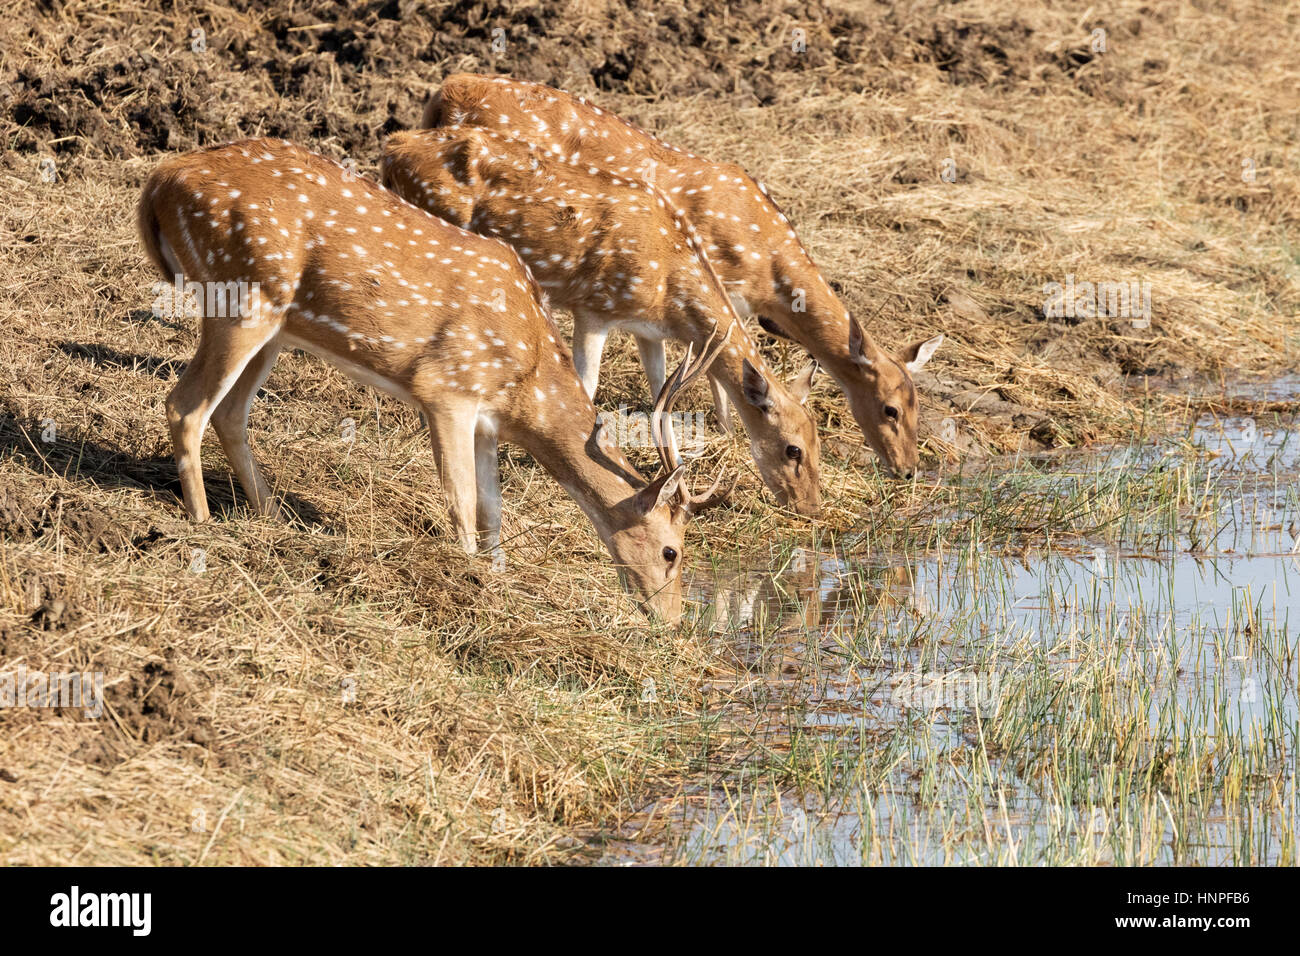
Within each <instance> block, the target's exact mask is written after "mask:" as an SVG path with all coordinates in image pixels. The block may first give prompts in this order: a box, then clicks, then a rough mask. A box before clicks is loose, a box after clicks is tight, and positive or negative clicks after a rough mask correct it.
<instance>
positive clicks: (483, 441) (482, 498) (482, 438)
mask: <svg viewBox="0 0 1300 956" xmlns="http://www.w3.org/2000/svg"><path fill="white" fill-rule="evenodd" d="M497 447H498V441H497V433H496V429H494V428H491V427H490V426H486V425H483V424H480V425H479V426H478V428H476V429H475V431H474V477H475V484H476V486H477V492H478V494H477V497H476V499H475V502H476V504H475V511H476V518H477V526H478V537H479V547H481V548H482V549H483V550H484V551H485V552H487V553H488V554H490V555H491V556H492V558H493V560H494V561H495V560H497V559H498V558H499V556H500V554H501V468H500V465H499V464H498V462H497Z"/></svg>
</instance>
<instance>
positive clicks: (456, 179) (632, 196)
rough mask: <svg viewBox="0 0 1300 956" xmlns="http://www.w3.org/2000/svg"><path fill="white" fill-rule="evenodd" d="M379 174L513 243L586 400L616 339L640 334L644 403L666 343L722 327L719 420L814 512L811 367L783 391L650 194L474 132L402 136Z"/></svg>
mask: <svg viewBox="0 0 1300 956" xmlns="http://www.w3.org/2000/svg"><path fill="white" fill-rule="evenodd" d="M380 170H381V178H382V181H383V183H384V185H385V186H387V187H388V188H390V189H392V190H393V191H395V192H396V193H397V194H398V195H400V196H402V197H403V198H405V199H407V200H408V201H410V202H411V203H414V204H415V205H418V206H421V207H422V208H424V209H426V210H428V211H429V212H431V213H433V214H434V215H437V216H440V217H442V218H443V219H446V220H447V221H448V222H451V223H454V224H456V225H458V226H462V227H464V228H466V229H470V230H472V231H474V232H477V233H480V234H482V235H486V236H493V237H495V238H499V239H502V240H505V241H506V242H509V243H510V244H511V245H513V246H514V247H515V250H516V251H517V252H518V253H519V254H520V256H522V257H523V259H524V261H525V262H526V263H527V264H528V266H529V268H530V269H531V271H532V273H533V275H535V276H536V277H537V280H538V282H539V284H540V285H541V286H542V288H543V289H544V290H545V291H546V292H547V293H548V295H549V296H550V301H551V302H552V304H555V305H559V306H562V307H564V308H567V309H569V310H570V311H571V312H573V315H574V336H573V351H574V363H575V365H576V366H577V369H578V375H579V377H580V378H581V379H582V381H583V384H584V386H585V388H586V390H587V394H588V395H591V396H594V395H595V392H596V386H597V384H598V377H599V370H600V359H601V353H602V351H603V349H604V345H605V341H606V339H607V337H608V336H609V334H610V332H611V331H613V330H615V329H625V330H627V331H630V332H632V333H633V335H634V336H635V337H636V339H637V343H638V346H639V347H640V351H641V355H642V359H643V362H644V364H645V366H646V372H647V377H648V378H649V380H650V387H651V394H654V393H655V392H656V391H657V390H658V389H659V388H660V387H662V384H663V374H664V372H663V370H664V339H665V338H673V339H677V340H680V341H683V342H687V343H690V344H692V345H694V346H695V348H696V349H699V348H701V347H702V346H703V343H704V341H705V340H706V339H707V338H708V337H709V336H710V335H712V334H714V332H715V330H719V331H720V332H721V334H722V335H723V336H724V337H725V338H726V339H727V345H726V348H725V349H724V350H723V351H722V352H721V354H720V355H719V357H718V360H717V361H716V362H714V363H713V366H712V368H711V370H710V380H711V382H712V383H713V385H714V395H715V401H716V403H717V405H718V414H719V419H720V420H721V421H722V422H723V423H724V427H728V428H729V425H727V423H728V422H729V420H730V415H729V412H728V401H727V400H728V399H730V401H731V403H733V404H734V405H735V408H736V412H737V414H738V415H739V417H740V419H741V422H742V423H743V424H744V426H745V430H746V433H747V434H748V436H749V440H750V451H751V454H752V455H753V458H754V461H755V464H756V465H757V467H758V471H759V474H760V475H761V477H762V479H763V481H764V483H765V484H766V485H767V487H768V488H769V489H770V490H771V491H772V493H773V495H774V496H775V497H776V499H777V501H778V502H779V503H780V504H781V505H782V506H784V507H788V508H790V509H791V510H793V511H796V512H798V513H800V514H804V515H816V514H818V513H819V512H820V510H821V496H820V492H819V489H818V481H819V475H820V470H821V464H820V458H821V452H820V441H819V438H818V435H817V426H816V423H815V422H814V421H813V419H812V416H811V415H809V413H808V410H807V409H806V408H804V406H803V402H804V401H805V400H806V399H807V397H808V391H809V388H810V387H811V384H812V377H813V374H814V372H815V369H816V364H815V363H813V364H810V365H809V366H808V367H807V368H806V369H804V371H803V372H802V374H800V375H799V376H798V377H797V378H796V379H795V381H794V382H793V383H791V384H790V385H789V386H786V385H785V384H784V383H783V382H782V381H781V380H780V379H779V378H778V377H777V376H775V375H774V374H773V373H772V371H771V370H770V368H769V367H768V365H767V363H766V362H765V361H764V360H763V358H762V356H761V355H760V353H759V350H758V348H757V346H756V345H755V344H754V341H753V339H752V338H751V337H750V335H749V333H748V332H747V331H746V330H745V327H744V324H743V323H742V322H741V321H740V320H739V318H738V317H737V315H736V312H735V309H734V308H733V306H732V303H731V300H730V299H729V298H728V295H727V291H726V288H725V287H724V286H723V284H722V281H721V280H720V279H719V278H718V276H717V273H716V272H714V271H713V269H712V268H711V266H710V265H709V261H708V256H707V255H706V254H705V253H704V252H703V249H702V246H701V244H700V240H699V237H698V236H697V235H696V234H695V233H694V230H693V228H692V227H691V225H690V223H689V222H688V221H686V220H685V219H684V218H683V217H682V216H681V215H680V214H679V213H678V212H677V211H676V210H675V209H674V207H673V206H672V204H671V202H669V201H668V200H667V198H666V197H665V196H664V195H663V194H662V193H660V192H659V191H658V190H656V189H655V188H654V187H653V186H650V185H648V184H646V183H643V182H641V181H640V180H637V179H634V178H626V177H622V176H618V175H611V174H610V173H607V172H605V171H604V170H601V169H599V168H597V167H578V166H571V165H569V164H568V163H565V162H563V161H561V160H559V159H557V158H555V157H548V156H542V155H538V153H537V151H536V150H534V149H533V148H532V147H531V146H529V144H527V143H525V142H523V141H520V140H514V139H510V138H509V137H507V136H502V135H500V134H498V133H496V132H494V131H491V130H486V129H482V128H478V127H464V128H446V129H434V130H422V131H418V132H404V133H396V134H394V135H393V136H392V137H390V138H389V140H388V142H387V143H386V144H385V147H384V153H383V158H382V159H381V161H380Z"/></svg>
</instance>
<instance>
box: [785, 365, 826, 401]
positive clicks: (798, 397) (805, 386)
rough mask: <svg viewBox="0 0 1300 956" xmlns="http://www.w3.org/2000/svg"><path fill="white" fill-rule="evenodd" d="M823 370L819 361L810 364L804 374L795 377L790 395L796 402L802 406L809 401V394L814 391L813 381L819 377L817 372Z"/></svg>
mask: <svg viewBox="0 0 1300 956" xmlns="http://www.w3.org/2000/svg"><path fill="white" fill-rule="evenodd" d="M819 368H821V366H820V365H818V364H817V360H816V359H814V360H813V361H811V362H809V363H808V365H807V366H806V367H805V368H804V370H803V371H802V372H800V373H799V374H798V375H796V376H795V377H794V380H793V381H791V382H790V394H791V395H792V396H793V397H794V400H795V401H796V402H798V403H799V404H800V405H802V404H803V403H804V402H806V401H808V393H809V392H811V391H812V384H813V379H814V378H815V377H816V376H817V370H818V369H819Z"/></svg>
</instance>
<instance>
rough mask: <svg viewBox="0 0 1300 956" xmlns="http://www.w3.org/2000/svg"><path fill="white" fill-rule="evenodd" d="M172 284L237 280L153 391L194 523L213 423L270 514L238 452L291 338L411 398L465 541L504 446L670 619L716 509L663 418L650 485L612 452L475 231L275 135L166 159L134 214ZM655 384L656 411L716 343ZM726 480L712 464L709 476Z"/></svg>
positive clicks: (515, 267) (498, 254) (528, 302)
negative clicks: (180, 364) (548, 482)
mask: <svg viewBox="0 0 1300 956" xmlns="http://www.w3.org/2000/svg"><path fill="white" fill-rule="evenodd" d="M138 219H139V228H140V236H141V239H142V241H143V243H144V247H145V250H146V252H147V254H148V257H149V259H150V260H151V261H152V263H153V264H154V266H155V267H156V269H157V270H158V272H159V273H161V274H162V275H163V276H164V277H165V278H167V279H169V280H170V279H173V278H176V279H177V281H178V282H179V281H180V280H181V277H183V278H184V279H185V280H189V281H194V282H196V283H198V284H200V286H201V285H202V284H205V283H206V284H212V285H218V286H221V287H223V288H229V287H231V286H232V285H233V286H234V287H236V288H238V289H241V290H246V291H247V294H245V295H243V296H242V297H241V298H242V307H241V308H240V309H239V310H237V314H235V315H226V314H224V310H222V309H213V308H212V307H211V302H209V303H208V306H207V307H205V308H204V309H203V314H202V318H201V328H200V332H199V345H198V351H197V352H196V353H195V355H194V359H193V360H192V361H191V362H190V364H189V365H188V367H187V368H186V369H185V372H184V374H182V375H181V377H180V380H179V381H178V382H177V384H176V386H175V388H174V389H173V390H172V392H171V394H170V395H169V396H168V398H167V418H168V422H169V425H170V428H171V435H172V442H173V444H174V446H175V452H176V465H177V468H178V470H179V472H180V478H181V485H182V490H183V493H184V498H185V506H186V509H187V510H188V512H189V514H190V517H191V518H193V519H194V520H196V521H202V520H205V519H206V518H207V517H208V505H207V497H206V493H205V491H204V487H203V474H202V470H201V466H200V458H199V449H200V444H201V441H202V437H203V432H204V429H205V427H206V425H207V423H208V421H209V419H210V420H211V421H212V423H213V424H214V425H215V426H216V429H217V435H218V437H219V438H220V439H221V444H222V447H223V448H224V449H225V452H226V456H227V458H228V459H229V460H230V463H231V465H232V467H233V468H234V470H235V473H236V474H237V475H238V477H239V481H240V484H241V485H242V486H243V488H244V491H245V492H246V493H247V495H248V498H249V500H250V501H251V502H252V504H253V506H254V507H255V508H257V509H258V510H259V511H262V512H264V513H270V512H273V511H274V510H275V508H274V506H273V504H272V503H271V497H270V490H269V488H268V486H267V483H266V481H265V480H264V479H263V477H262V476H261V474H260V473H259V470H258V467H257V464H256V462H255V461H254V459H253V456H252V453H251V451H250V449H249V447H248V433H247V428H248V412H249V408H250V406H251V404H252V402H253V398H254V396H255V395H256V394H257V390H258V388H259V386H260V385H261V383H262V382H263V380H264V379H265V378H266V376H267V375H268V374H269V372H270V370H271V366H272V365H273V364H274V362H275V359H276V356H277V355H278V354H279V352H280V350H281V349H282V348H286V347H288V348H301V349H304V350H306V351H308V352H312V353H314V354H316V355H318V356H320V357H321V358H323V359H325V360H326V361H328V362H331V363H333V364H334V365H336V366H338V367H339V368H341V369H342V370H343V371H344V372H346V373H347V374H349V375H350V376H352V377H353V378H355V379H357V380H359V381H361V382H364V383H367V384H371V385H375V386H377V387H379V388H381V389H383V390H385V391H387V392H389V393H391V394H393V395H395V396H397V397H398V398H401V399H403V400H404V401H406V402H408V403H410V404H412V405H414V406H415V407H416V408H418V409H420V410H421V411H422V412H423V413H424V415H425V417H426V419H427V420H428V422H429V426H430V431H431V433H432V442H433V451H434V457H435V459H436V463H437V468H438V473H439V476H440V478H441V481H442V485H443V490H444V492H445V494H446V497H447V502H448V506H449V509H450V512H451V525H452V529H453V531H454V533H455V535H456V536H457V538H458V539H459V541H460V543H461V545H462V546H463V547H464V549H465V550H466V551H467V552H469V553H471V554H472V553H474V552H476V551H477V550H479V549H480V548H485V549H488V550H495V549H497V548H498V546H499V536H500V525H501V491H500V475H499V470H498V460H497V445H498V442H499V441H513V442H515V443H517V444H519V445H520V446H522V447H523V448H524V450H525V451H527V452H528V453H529V454H530V455H532V457H533V458H535V459H536V460H537V461H538V462H539V463H540V464H541V465H542V466H543V467H544V468H545V469H546V470H547V471H548V472H550V474H551V475H552V476H553V477H554V478H555V479H556V480H557V481H558V482H559V483H560V484H561V485H562V486H563V487H564V488H565V489H566V490H567V491H568V492H569V494H571V495H572V496H573V498H574V499H575V500H576V501H577V503H578V505H579V506H580V507H581V508H582V510H583V511H584V512H585V513H586V514H587V516H588V517H589V518H590V519H591V522H592V524H593V525H595V528H596V531H597V533H598V534H599V536H600V538H601V540H602V541H603V542H604V544H605V546H606V547H607V548H608V549H609V552H610V554H611V555H612V556H613V558H614V560H615V562H616V564H617V566H618V569H619V572H620V577H622V578H623V580H624V584H625V586H626V587H628V589H629V590H630V591H632V592H633V594H634V595H635V596H636V597H638V598H639V599H640V600H641V601H642V602H644V604H645V605H646V606H647V607H648V609H649V610H651V611H652V612H654V613H656V614H658V615H660V616H662V617H663V618H665V619H667V620H670V621H675V620H677V619H678V617H679V616H680V613H681V570H682V563H683V544H682V542H683V536H684V531H685V525H686V522H687V521H688V519H690V518H691V517H692V516H693V515H694V514H697V513H699V512H700V511H702V510H703V509H705V508H707V507H709V506H711V505H714V504H717V503H718V502H719V501H720V500H722V498H723V496H724V495H725V492H724V493H719V492H718V485H719V482H718V481H715V482H714V484H713V487H712V488H711V489H710V490H709V492H708V493H706V494H705V495H702V496H693V495H691V494H690V493H689V492H688V491H687V486H686V480H685V477H684V472H685V466H684V465H683V464H682V462H681V460H680V456H679V455H678V453H677V449H676V444H675V441H674V439H673V437H672V425H671V421H668V422H666V423H664V424H662V426H661V427H660V428H659V429H658V430H657V431H656V436H657V437H658V438H659V442H658V445H659V449H660V456H661V460H662V462H663V465H664V471H663V473H662V474H661V475H659V477H657V478H656V479H655V480H654V481H651V482H646V481H645V480H644V479H643V478H642V477H641V476H640V475H639V474H638V473H637V471H636V469H634V468H633V466H632V465H631V464H630V463H629V462H628V460H627V458H626V457H625V456H624V455H623V453H622V451H621V450H619V449H618V448H617V447H616V446H614V445H612V444H611V443H610V442H609V441H608V439H607V437H606V435H605V434H604V432H603V430H602V428H601V426H600V425H599V424H598V421H597V416H596V409H595V407H594V406H593V405H592V403H591V400H590V398H589V397H588V395H587V393H586V391H585V390H584V389H583V387H582V383H581V381H580V380H579V379H578V376H577V372H576V370H575V369H574V367H573V362H572V359H571V357H570V355H569V352H568V351H567V349H566V348H565V346H564V344H563V340H562V339H561V336H560V333H559V331H558V329H557V327H556V325H555V322H554V320H553V318H552V317H551V315H550V313H549V312H548V311H547V309H546V307H545V305H544V304H543V302H542V299H541V291H540V289H539V288H538V287H537V284H536V282H535V280H534V279H533V277H532V275H531V274H530V273H529V271H528V268H527V266H525V265H524V263H523V262H522V261H521V260H520V259H519V257H518V255H517V254H516V253H515V252H514V250H513V249H512V248H511V247H510V246H509V245H507V244H506V243H504V242H500V241H498V240H495V239H490V238H484V237H481V236H478V235H475V234H473V233H470V232H466V231H464V230H462V229H458V228H456V227H455V226H452V225H450V224H448V223H445V222H442V221H440V220H438V219H436V218H434V217H433V216H430V215H429V214H428V213H426V212H424V211H422V210H420V209H417V208H416V207H414V206H412V205H410V204H408V203H406V202H404V201H403V200H401V199H399V198H398V197H396V196H394V195H393V194H392V193H390V192H388V191H387V190H384V189H383V188H381V187H380V186H378V185H377V184H374V183H371V182H369V181H368V180H366V179H364V178H360V177H358V176H356V175H355V174H353V173H350V172H349V171H347V170H345V169H344V168H343V167H341V166H339V165H338V164H336V163H333V162H331V161H329V160H327V159H325V158H323V157H321V156H317V155H315V154H313V153H310V152H308V151H307V150H305V149H302V148H300V147H297V146H294V145H292V144H289V143H286V142H284V141H283V140H247V141H243V142H238V143H233V144H230V145H226V146H219V147H214V148H211V149H206V150H201V151H199V152H195V153H190V154H187V155H184V156H179V157H176V158H173V159H169V160H167V161H165V162H164V163H162V164H161V165H160V166H159V167H158V169H157V170H155V172H154V173H153V174H152V176H150V178H149V181H148V183H147V184H146V185H145V188H144V193H143V195H142V197H141V199H140V204H139V209H138ZM720 347H721V344H720V340H719V342H717V343H711V344H710V347H709V349H708V350H707V351H706V352H704V353H703V354H699V353H696V354H698V355H699V358H698V359H697V360H695V361H691V356H690V355H689V354H688V356H687V362H686V363H684V365H683V367H682V368H680V369H679V370H678V371H677V373H676V374H675V375H674V376H673V377H672V379H670V380H669V382H668V383H667V384H666V385H665V387H664V389H663V391H662V392H661V394H660V396H659V403H658V406H659V409H660V410H662V411H666V410H667V409H668V408H670V407H671V405H672V402H673V401H674V399H675V398H676V396H677V395H678V393H679V392H680V391H681V389H682V388H684V387H685V386H686V385H688V384H689V383H690V381H691V380H692V379H693V378H695V377H696V376H698V375H699V374H700V373H701V372H703V371H704V370H705V369H706V368H707V366H708V365H709V363H710V362H711V361H713V360H714V359H715V358H716V356H717V354H718V352H719V350H720ZM719 478H721V475H719Z"/></svg>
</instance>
